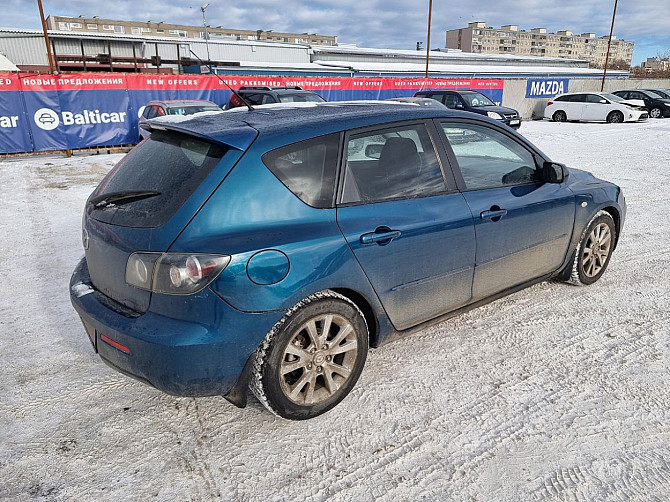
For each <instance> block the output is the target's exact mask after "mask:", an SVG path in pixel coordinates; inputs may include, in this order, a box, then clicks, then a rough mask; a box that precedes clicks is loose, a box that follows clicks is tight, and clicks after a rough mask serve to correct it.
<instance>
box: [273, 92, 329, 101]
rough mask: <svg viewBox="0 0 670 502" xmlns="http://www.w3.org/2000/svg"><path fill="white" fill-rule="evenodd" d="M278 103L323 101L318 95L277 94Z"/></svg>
mask: <svg viewBox="0 0 670 502" xmlns="http://www.w3.org/2000/svg"><path fill="white" fill-rule="evenodd" d="M277 97H278V98H279V102H280V103H305V102H313V103H322V102H324V101H325V99H323V98H322V97H321V96H319V95H318V94H310V93H306V92H305V93H302V94H279V95H278V96H277Z"/></svg>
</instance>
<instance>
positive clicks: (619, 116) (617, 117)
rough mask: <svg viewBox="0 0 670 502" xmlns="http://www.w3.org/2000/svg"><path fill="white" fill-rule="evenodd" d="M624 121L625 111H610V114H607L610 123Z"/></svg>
mask: <svg viewBox="0 0 670 502" xmlns="http://www.w3.org/2000/svg"><path fill="white" fill-rule="evenodd" d="M623 121H624V116H623V113H621V112H619V111H613V112H610V114H609V115H608V116H607V122H609V123H610V124H618V123H619V122H623Z"/></svg>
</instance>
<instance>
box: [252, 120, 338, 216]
mask: <svg viewBox="0 0 670 502" xmlns="http://www.w3.org/2000/svg"><path fill="white" fill-rule="evenodd" d="M339 145H340V135H339V133H336V134H328V135H326V136H320V137H318V138H313V139H308V140H306V141H300V142H298V143H293V144H291V145H287V146H283V147H281V148H278V149H276V150H272V151H270V152H268V153H266V154H265V155H263V163H264V164H265V165H266V166H267V167H268V169H270V171H272V174H274V175H275V176H276V177H277V178H279V181H281V182H282V183H283V184H284V185H286V187H287V188H288V189H289V190H290V191H291V192H293V194H294V195H296V196H297V197H298V198H299V199H300V200H301V201H303V202H304V203H305V204H308V205H310V206H312V207H319V208H327V207H333V201H334V198H335V176H336V173H337V154H338V150H339Z"/></svg>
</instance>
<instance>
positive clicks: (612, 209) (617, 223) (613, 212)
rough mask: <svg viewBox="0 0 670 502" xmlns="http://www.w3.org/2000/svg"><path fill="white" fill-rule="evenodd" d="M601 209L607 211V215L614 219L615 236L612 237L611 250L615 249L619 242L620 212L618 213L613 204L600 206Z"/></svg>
mask: <svg viewBox="0 0 670 502" xmlns="http://www.w3.org/2000/svg"><path fill="white" fill-rule="evenodd" d="M602 211H607V212H608V213H609V215H610V216H611V217H612V219H613V220H614V228H615V230H616V236H615V239H614V247H613V248H612V251H614V250H615V249H616V246H617V244H618V242H619V233H620V231H621V214H620V213H619V210H618V209H617V208H615V207H614V206H606V207H603V208H602Z"/></svg>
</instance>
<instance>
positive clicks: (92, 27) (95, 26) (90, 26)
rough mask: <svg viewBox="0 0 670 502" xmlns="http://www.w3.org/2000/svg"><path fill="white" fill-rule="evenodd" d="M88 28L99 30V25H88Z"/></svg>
mask: <svg viewBox="0 0 670 502" xmlns="http://www.w3.org/2000/svg"><path fill="white" fill-rule="evenodd" d="M86 28H88V29H89V30H97V29H98V25H97V24H87V25H86Z"/></svg>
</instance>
